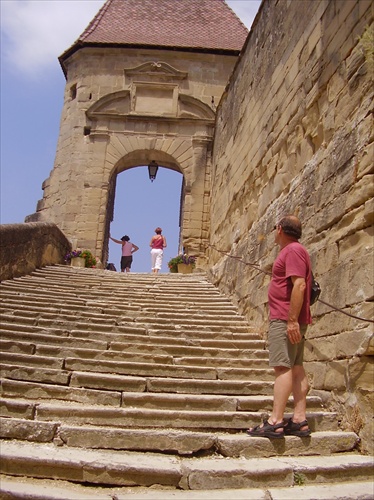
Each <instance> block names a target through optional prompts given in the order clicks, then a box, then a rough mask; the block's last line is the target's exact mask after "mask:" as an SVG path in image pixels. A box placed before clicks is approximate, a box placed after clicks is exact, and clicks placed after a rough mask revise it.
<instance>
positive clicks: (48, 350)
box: [0, 332, 271, 373]
mask: <svg viewBox="0 0 374 500" xmlns="http://www.w3.org/2000/svg"><path fill="white" fill-rule="evenodd" d="M4 337H6V338H7V339H9V340H0V349H1V350H2V351H4V352H6V353H8V354H11V353H14V354H30V355H36V356H47V357H58V358H67V357H69V358H81V359H106V360H112V361H113V360H117V361H127V360H133V359H134V354H133V352H127V351H120V350H116V351H114V350H105V349H106V348H107V344H106V343H104V342H102V343H101V344H100V343H98V342H95V345H94V346H93V347H95V346H96V347H101V349H99V348H97V349H89V348H84V347H83V346H84V345H87V344H88V345H89V346H90V345H91V344H90V342H87V341H85V340H79V339H72V338H71V337H62V338H61V337H58V338H55V337H51V340H50V339H49V338H45V337H44V336H41V335H38V334H28V335H26V336H25V335H22V334H21V333H17V334H16V335H14V334H13V332H12V334H8V335H4ZM12 338H13V340H12ZM17 338H22V339H23V340H26V339H27V340H28V342H26V341H23V340H22V341H19V340H16V339H17ZM60 339H61V341H60V342H59V340H60ZM49 341H50V342H52V341H53V342H54V343H55V344H58V346H57V345H49ZM30 342H31V343H30ZM65 343H67V346H65ZM98 344H99V345H98ZM71 346H72V347H71ZM75 346H77V347H75ZM79 346H81V347H79ZM222 354H224V353H222ZM257 356H258V357H257ZM261 356H262V351H253V352H252V357H249V356H248V357H246V358H243V359H239V358H216V357H209V358H206V357H204V356H201V357H196V356H180V357H173V356H172V355H162V354H142V353H137V354H136V359H137V361H138V362H145V363H162V364H175V365H190V366H205V367H221V368H223V367H227V368H230V367H232V366H233V365H234V366H236V367H237V368H236V370H239V369H242V368H247V369H254V368H257V369H265V370H267V373H271V372H270V371H269V368H268V361H267V359H266V358H265V357H261ZM13 364H14V363H13ZM4 369H5V368H4ZM238 373H239V372H238ZM257 373H260V372H257Z"/></svg>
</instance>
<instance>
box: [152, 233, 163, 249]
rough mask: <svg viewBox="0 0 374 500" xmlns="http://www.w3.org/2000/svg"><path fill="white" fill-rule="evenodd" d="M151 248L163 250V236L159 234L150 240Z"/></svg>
mask: <svg viewBox="0 0 374 500" xmlns="http://www.w3.org/2000/svg"><path fill="white" fill-rule="evenodd" d="M152 248H157V249H158V250H163V248H164V237H163V236H160V237H159V238H158V237H156V238H155V239H154V240H153V241H152Z"/></svg>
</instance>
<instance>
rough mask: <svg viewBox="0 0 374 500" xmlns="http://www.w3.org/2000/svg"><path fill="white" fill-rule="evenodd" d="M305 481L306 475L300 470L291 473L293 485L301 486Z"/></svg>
mask: <svg viewBox="0 0 374 500" xmlns="http://www.w3.org/2000/svg"><path fill="white" fill-rule="evenodd" d="M305 482H306V477H305V476H304V474H302V473H301V472H294V473H293V484H294V486H303V485H304V484H305Z"/></svg>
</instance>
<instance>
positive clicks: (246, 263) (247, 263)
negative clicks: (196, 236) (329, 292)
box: [207, 243, 374, 323]
mask: <svg viewBox="0 0 374 500" xmlns="http://www.w3.org/2000/svg"><path fill="white" fill-rule="evenodd" d="M207 246H209V247H211V248H213V249H214V250H215V251H216V252H219V253H221V254H222V255H226V257H230V258H231V259H235V260H237V261H238V262H241V263H242V264H244V265H246V266H250V267H253V268H254V269H256V270H257V271H260V272H261V273H264V274H267V275H268V276H271V273H270V272H268V271H265V270H264V269H261V267H260V266H259V265H258V264H254V263H253V262H246V261H245V260H243V259H242V258H241V257H237V256H236V255H231V254H229V253H227V252H224V251H222V250H219V249H218V248H216V247H215V246H214V245H210V244H209V243H208V244H207ZM317 301H319V302H321V304H324V305H325V306H327V307H330V308H331V309H333V310H334V311H337V312H340V313H342V314H345V315H346V316H349V317H350V318H354V319H358V320H360V321H365V322H367V323H374V320H372V319H367V318H362V317H360V316H355V315H354V314H351V313H348V312H347V311H343V309H340V308H339V307H336V306H334V305H332V304H329V303H328V302H325V301H324V300H322V299H320V298H318V299H317Z"/></svg>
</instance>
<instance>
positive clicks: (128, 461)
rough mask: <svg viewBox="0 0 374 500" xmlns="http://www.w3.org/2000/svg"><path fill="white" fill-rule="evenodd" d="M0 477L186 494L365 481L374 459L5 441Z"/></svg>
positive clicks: (370, 472)
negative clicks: (209, 454)
mask: <svg viewBox="0 0 374 500" xmlns="http://www.w3.org/2000/svg"><path fill="white" fill-rule="evenodd" d="M0 467H1V473H2V474H7V475H22V476H28V477H30V476H32V477H35V478H53V479H62V480H69V481H73V482H79V483H89V484H100V483H101V484H102V483H105V484H107V485H122V486H135V485H139V486H148V487H149V486H151V485H154V484H158V485H165V486H173V487H174V488H182V489H189V490H215V489H220V488H233V489H240V488H253V487H255V488H264V487H266V488H267V489H268V488H273V487H291V486H292V485H293V484H294V481H295V475H298V476H299V477H303V478H304V481H305V483H306V484H308V482H309V481H313V484H314V485H316V484H323V483H330V482H333V481H339V480H342V479H344V481H349V480H352V479H353V480H354V481H365V480H366V481H367V480H368V478H372V476H373V460H372V458H371V457H366V456H362V455H354V454H348V455H342V454H337V455H332V456H329V457H326V456H322V457H310V456H306V457H304V456H299V457H275V458H252V459H245V458H238V459H234V458H232V459H230V461H227V459H226V458H219V457H213V458H202V459H200V460H193V459H189V458H178V457H170V456H165V455H162V454H151V456H150V455H147V454H144V453H139V452H126V451H117V452H113V451H108V450H83V449H80V448H64V447H55V446H53V445H51V444H37V443H24V442H22V443H21V442H12V441H8V442H6V441H5V442H4V443H3V444H2V460H1V463H0Z"/></svg>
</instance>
